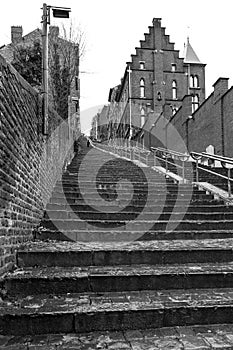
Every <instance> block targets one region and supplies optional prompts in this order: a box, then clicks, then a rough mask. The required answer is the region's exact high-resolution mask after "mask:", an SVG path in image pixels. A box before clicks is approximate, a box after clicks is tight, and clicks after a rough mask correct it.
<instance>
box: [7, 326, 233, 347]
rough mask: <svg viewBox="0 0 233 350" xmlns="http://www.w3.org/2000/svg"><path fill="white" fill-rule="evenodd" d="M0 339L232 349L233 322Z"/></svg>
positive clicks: (11, 343)
mask: <svg viewBox="0 0 233 350" xmlns="http://www.w3.org/2000/svg"><path fill="white" fill-rule="evenodd" d="M152 326H153V325H151V327H152ZM0 341H1V344H2V346H4V349H6V350H30V349H32V350H34V349H38V350H39V349H43V350H55V349H56V350H87V349H88V350H96V349H117V350H120V349H122V350H132V349H133V350H156V349H160V350H172V349H173V350H213V349H216V350H217V349H219V350H220V349H225V350H232V348H233V325H232V324H215V325H208V326H207V325H205V326H178V327H163V328H149V329H137V330H125V331H118V332H116V331H111V332H110V331H101V332H91V333H80V334H77V333H76V334H75V333H72V334H50V335H48V334H42V335H31V336H13V335H9V336H1V338H0Z"/></svg>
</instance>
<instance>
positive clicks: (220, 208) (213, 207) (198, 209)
mask: <svg viewBox="0 0 233 350" xmlns="http://www.w3.org/2000/svg"><path fill="white" fill-rule="evenodd" d="M162 205H163V203H162V202H161V204H154V205H150V207H149V208H144V206H141V207H139V206H137V207H135V206H132V205H128V206H127V207H126V208H122V209H121V213H132V212H138V211H140V210H144V212H145V213H156V212H161V206H162ZM175 208H176V209H175V211H176V212H185V211H187V212H188V213H211V214H215V213H226V214H228V213H232V212H233V206H228V207H227V206H225V205H219V202H218V201H211V202H210V203H208V205H202V204H201V203H199V205H198V203H195V204H193V203H191V204H190V205H189V206H188V208H187V206H185V205H176V207H175ZM46 209H47V211H50V210H51V211H67V210H70V209H71V210H73V211H74V212H76V211H77V212H78V213H82V212H84V213H86V212H89V211H90V210H91V209H90V206H89V205H87V204H85V203H81V204H79V205H75V204H74V205H72V204H71V205H69V204H51V203H49V204H48V205H47V206H46ZM106 209H108V210H111V212H118V211H119V206H117V205H115V204H114V205H111V203H106V202H105V203H103V204H101V205H99V206H98V210H99V212H103V213H106ZM162 209H163V210H162V211H163V212H165V213H170V212H173V211H174V205H165V206H163V207H162Z"/></svg>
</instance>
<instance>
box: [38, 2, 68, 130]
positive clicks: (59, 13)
mask: <svg viewBox="0 0 233 350" xmlns="http://www.w3.org/2000/svg"><path fill="white" fill-rule="evenodd" d="M50 9H52V11H53V17H56V18H69V13H70V11H71V9H70V8H68V7H55V6H49V5H47V4H43V8H42V10H43V15H42V85H43V91H42V93H43V134H44V135H48V25H49V24H50Z"/></svg>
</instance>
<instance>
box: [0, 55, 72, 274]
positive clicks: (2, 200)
mask: <svg viewBox="0 0 233 350" xmlns="http://www.w3.org/2000/svg"><path fill="white" fill-rule="evenodd" d="M40 109H41V101H40V97H39V95H38V93H37V92H36V91H35V90H34V89H33V88H32V87H31V86H30V85H29V84H28V83H27V82H26V81H25V80H24V79H23V78H22V77H21V76H20V75H19V74H18V73H17V72H16V71H15V70H14V68H13V67H12V66H11V65H10V64H8V63H7V62H6V60H5V59H4V58H3V57H2V56H0V224H1V226H0V242H1V250H0V274H2V273H3V272H5V271H7V270H9V269H10V268H11V267H12V266H13V264H14V263H15V250H16V248H17V247H19V246H20V245H21V244H23V243H24V242H26V241H28V240H30V239H31V238H32V233H33V230H34V229H35V228H36V227H37V225H38V224H39V222H40V219H41V217H42V215H43V210H44V208H45V205H46V203H47V201H48V199H49V197H50V194H51V191H52V188H53V186H54V184H55V181H56V179H57V178H58V176H59V174H60V173H61V171H62V167H63V166H64V161H65V158H67V157H71V156H72V147H71V146H72V144H73V136H72V135H69V130H68V126H67V124H61V118H60V117H59V116H58V115H56V114H55V113H52V112H51V111H50V113H49V117H50V118H49V128H50V135H49V137H45V136H43V135H42V134H41V130H42V116H41V113H40ZM70 134H71V133H70ZM69 147H71V149H70V148H69ZM69 149H70V150H69ZM68 150H69V151H68Z"/></svg>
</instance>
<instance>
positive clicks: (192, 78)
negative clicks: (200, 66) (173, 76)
mask: <svg viewBox="0 0 233 350" xmlns="http://www.w3.org/2000/svg"><path fill="white" fill-rule="evenodd" d="M189 86H190V87H194V76H193V75H190V77H189Z"/></svg>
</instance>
